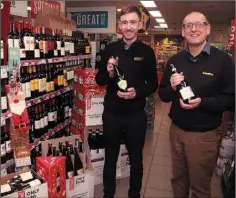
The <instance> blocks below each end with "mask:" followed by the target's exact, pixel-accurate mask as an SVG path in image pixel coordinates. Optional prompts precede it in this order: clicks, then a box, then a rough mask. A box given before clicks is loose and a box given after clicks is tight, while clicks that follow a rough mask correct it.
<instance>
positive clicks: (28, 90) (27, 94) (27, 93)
mask: <svg viewBox="0 0 236 198" xmlns="http://www.w3.org/2000/svg"><path fill="white" fill-rule="evenodd" d="M30 85H31V84H30V82H26V83H25V97H26V98H30V97H31V87H30Z"/></svg>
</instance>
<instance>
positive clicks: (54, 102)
mask: <svg viewBox="0 0 236 198" xmlns="http://www.w3.org/2000/svg"><path fill="white" fill-rule="evenodd" d="M52 104H53V108H54V111H53V112H54V127H55V126H57V125H58V117H57V115H58V114H57V110H58V106H57V105H56V100H55V98H52Z"/></svg>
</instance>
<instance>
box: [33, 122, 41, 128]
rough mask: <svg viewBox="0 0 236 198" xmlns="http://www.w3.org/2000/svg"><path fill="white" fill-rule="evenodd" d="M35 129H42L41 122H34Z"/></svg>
mask: <svg viewBox="0 0 236 198" xmlns="http://www.w3.org/2000/svg"><path fill="white" fill-rule="evenodd" d="M34 128H35V129H40V128H41V120H35V121H34Z"/></svg>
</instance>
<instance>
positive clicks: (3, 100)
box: [1, 96, 7, 110]
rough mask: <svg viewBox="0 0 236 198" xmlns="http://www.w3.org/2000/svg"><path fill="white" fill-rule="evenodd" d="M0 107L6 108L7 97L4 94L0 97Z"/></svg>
mask: <svg viewBox="0 0 236 198" xmlns="http://www.w3.org/2000/svg"><path fill="white" fill-rule="evenodd" d="M1 109H2V110H5V109H7V97H6V96H2V97H1Z"/></svg>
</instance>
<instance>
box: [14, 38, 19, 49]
mask: <svg viewBox="0 0 236 198" xmlns="http://www.w3.org/2000/svg"><path fill="white" fill-rule="evenodd" d="M13 42H14V47H15V48H19V47H20V42H19V39H14V41H13Z"/></svg>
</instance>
